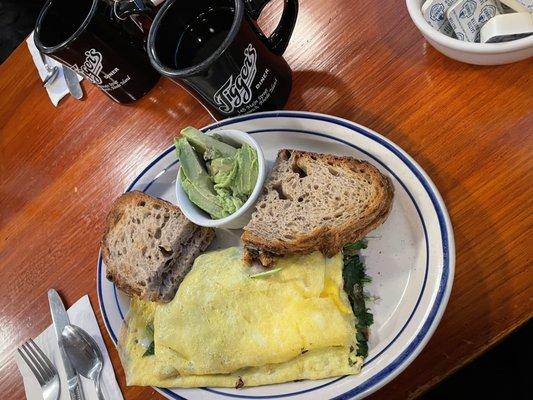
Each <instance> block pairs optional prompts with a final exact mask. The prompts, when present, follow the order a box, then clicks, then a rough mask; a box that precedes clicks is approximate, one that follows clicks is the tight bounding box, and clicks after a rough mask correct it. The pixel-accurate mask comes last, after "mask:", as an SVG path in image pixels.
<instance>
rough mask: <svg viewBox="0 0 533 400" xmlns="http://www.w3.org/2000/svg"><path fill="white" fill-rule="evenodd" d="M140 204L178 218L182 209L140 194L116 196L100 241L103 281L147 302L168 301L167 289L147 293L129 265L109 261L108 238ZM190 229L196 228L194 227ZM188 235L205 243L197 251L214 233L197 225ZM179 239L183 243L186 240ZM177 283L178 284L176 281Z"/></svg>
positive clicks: (201, 245)
mask: <svg viewBox="0 0 533 400" xmlns="http://www.w3.org/2000/svg"><path fill="white" fill-rule="evenodd" d="M143 202H144V203H145V204H146V205H150V206H154V205H159V206H160V207H161V209H166V210H168V211H170V212H173V213H179V214H180V215H181V210H180V209H179V208H178V207H177V206H175V205H174V204H172V203H170V202H168V201H165V200H162V199H159V198H155V197H152V196H149V195H147V194H145V193H143V192H140V191H132V192H127V193H124V194H123V195H121V196H119V197H118V198H117V199H116V200H115V201H114V202H113V204H112V205H111V209H110V211H109V213H108V215H107V218H106V222H105V230H104V235H103V237H102V242H101V249H102V258H103V261H104V263H105V265H106V278H107V279H108V280H110V281H112V282H113V283H114V284H115V285H116V286H117V287H118V288H119V289H120V290H122V291H123V292H125V293H128V294H130V295H135V296H138V297H141V298H144V299H146V300H150V301H169V300H171V297H173V295H171V294H169V293H170V292H169V291H168V290H167V291H166V292H165V293H161V292H160V291H159V290H152V289H150V290H149V289H148V288H147V287H146V286H145V285H140V284H138V283H136V282H135V279H131V275H132V272H130V271H132V267H131V266H130V265H128V263H124V262H117V261H116V260H112V258H111V257H112V256H111V249H112V248H113V243H111V240H112V239H111V238H112V232H113V230H114V229H115V228H117V226H118V225H119V224H121V223H123V222H122V219H123V218H124V217H126V218H127V217H128V214H127V211H126V209H127V207H128V206H131V205H132V204H140V203H143ZM191 224H192V223H191ZM193 226H195V225H194V224H193ZM190 234H191V235H202V236H203V237H204V238H205V240H202V243H201V244H200V245H199V248H198V249H196V250H197V251H202V250H204V249H205V248H206V247H207V246H208V245H209V244H210V242H211V241H212V240H213V238H214V230H213V229H211V228H203V227H199V226H196V228H194V230H193V231H191V232H190ZM182 239H184V240H185V239H186V238H182ZM138 245H139V244H138V243H136V244H134V243H132V244H131V246H138ZM127 246H128V245H127ZM115 247H116V246H115ZM191 265H192V264H191ZM189 268H190V266H189ZM177 284H179V282H178V283H177ZM176 288H177V285H176Z"/></svg>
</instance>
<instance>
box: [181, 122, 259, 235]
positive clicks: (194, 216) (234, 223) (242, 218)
mask: <svg viewBox="0 0 533 400" xmlns="http://www.w3.org/2000/svg"><path fill="white" fill-rule="evenodd" d="M206 133H207V134H208V135H212V134H214V133H216V134H217V135H219V136H220V137H221V138H222V139H223V140H224V141H225V142H227V143H228V144H245V143H246V144H249V145H250V146H252V147H253V148H254V149H255V151H256V152H257V161H258V167H259V174H258V175H257V182H256V183H255V188H254V190H253V191H252V194H251V195H250V197H248V200H246V202H245V203H244V204H243V205H242V207H241V208H239V209H238V210H237V211H235V212H234V213H233V214H231V215H229V216H227V217H225V218H221V219H212V218H211V217H210V216H209V214H207V213H206V212H205V211H203V210H202V209H200V208H199V207H198V206H197V205H196V204H194V203H192V202H191V201H190V200H189V197H188V196H187V193H185V191H184V190H183V188H182V187H181V184H180V180H179V171H178V176H177V177H176V186H175V187H176V197H177V200H178V206H179V208H180V209H181V211H182V212H183V214H185V216H186V217H187V218H188V219H189V220H190V221H192V222H194V223H195V224H196V225H200V226H207V227H211V228H226V229H241V228H242V227H243V226H245V225H246V224H247V223H248V221H249V220H250V217H251V215H252V212H253V211H254V205H255V202H256V201H257V198H258V197H259V195H260V194H261V190H262V189H263V184H264V183H265V178H266V173H267V171H266V169H267V168H266V163H265V157H264V155H263V151H262V150H261V147H260V146H259V144H257V142H256V141H255V140H254V139H253V138H252V137H251V136H250V135H248V134H247V133H246V132H243V131H238V130H236V129H221V130H214V131H209V132H206Z"/></svg>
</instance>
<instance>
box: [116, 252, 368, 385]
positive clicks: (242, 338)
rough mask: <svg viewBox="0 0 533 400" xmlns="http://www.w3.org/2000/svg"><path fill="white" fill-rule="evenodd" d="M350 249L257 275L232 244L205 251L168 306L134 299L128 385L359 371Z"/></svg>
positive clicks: (122, 344) (127, 330) (249, 381)
mask: <svg viewBox="0 0 533 400" xmlns="http://www.w3.org/2000/svg"><path fill="white" fill-rule="evenodd" d="M342 268H343V262H342V255H341V254H338V255H336V256H334V257H333V258H330V259H328V258H325V257H324V256H323V255H322V254H321V253H320V252H315V253H312V254H308V255H294V256H288V257H284V258H281V259H279V261H278V262H277V265H276V271H273V273H271V274H255V275H254V271H253V269H251V268H250V267H249V266H248V265H246V264H244V263H243V262H242V249H241V248H238V247H232V248H228V249H224V250H219V251H214V252H210V253H206V254H203V255H201V256H200V257H198V258H197V259H196V260H195V262H194V265H193V268H192V269H191V271H190V272H189V273H188V274H187V276H186V277H185V279H184V280H183V282H182V283H181V285H180V287H179V289H178V291H177V293H176V296H175V297H174V299H173V300H172V301H171V302H170V303H166V304H162V303H152V302H147V301H144V300H140V299H136V298H133V299H132V302H131V307H130V311H129V313H128V316H127V317H126V321H125V324H124V326H123V328H122V331H121V335H120V339H119V353H120V358H121V361H122V364H123V366H124V370H125V373H126V380H127V384H128V385H141V386H145V385H146V386H148V385H150V386H159V387H203V386H217V387H243V386H244V387H249V386H259V385H267V384H274V383H281V382H288V381H293V380H299V379H322V378H327V377H332V376H339V375H349V374H357V373H359V371H360V370H361V366H362V364H363V358H362V357H360V356H357V355H356V350H357V341H356V328H355V317H354V314H353V311H352V308H351V306H350V303H349V300H348V297H347V295H346V293H345V292H344V290H343V279H342Z"/></svg>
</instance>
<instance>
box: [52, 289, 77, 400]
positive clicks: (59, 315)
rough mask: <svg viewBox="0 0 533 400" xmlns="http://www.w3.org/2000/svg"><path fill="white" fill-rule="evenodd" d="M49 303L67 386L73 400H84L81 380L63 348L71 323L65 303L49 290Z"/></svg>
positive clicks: (53, 290) (53, 291)
mask: <svg viewBox="0 0 533 400" xmlns="http://www.w3.org/2000/svg"><path fill="white" fill-rule="evenodd" d="M48 303H50V312H51V314H52V321H53V323H54V329H55V331H56V337H57V343H58V344H59V354H60V355H61V361H62V362H63V367H64V368H65V374H66V375H67V385H68V391H69V394H70V398H71V399H72V400H84V398H85V397H84V396H83V392H82V390H81V383H80V378H79V377H78V374H77V373H76V371H75V370H74V368H73V367H72V365H71V364H70V360H69V358H68V355H67V353H66V352H65V348H64V347H63V342H62V339H61V338H62V333H63V329H64V328H65V326H67V325H68V324H69V323H70V321H69V319H68V315H67V311H66V310H65V306H64V305H63V302H62V301H61V298H60V297H59V294H58V293H57V292H56V291H55V289H49V290H48Z"/></svg>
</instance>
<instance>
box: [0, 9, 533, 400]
mask: <svg viewBox="0 0 533 400" xmlns="http://www.w3.org/2000/svg"><path fill="white" fill-rule="evenodd" d="M263 23H264V24H265V25H266V26H271V25H272V23H273V20H272V18H270V17H269V16H267V17H266V18H265V21H263ZM286 58H287V60H288V61H289V64H290V65H291V66H292V68H293V70H294V89H293V92H292V95H291V98H290V100H289V103H288V104H287V106H286V108H287V109H294V110H310V111H316V112H322V113H327V114H333V115H337V116H341V117H344V118H348V119H350V120H352V121H356V122H358V123H360V124H362V125H365V126H367V127H369V128H371V129H374V130H375V131H377V132H380V133H381V134H383V135H385V136H387V137H388V138H390V139H391V140H393V141H394V142H396V143H397V144H399V145H400V146H401V147H402V148H404V149H405V150H406V151H407V152H408V153H409V154H411V155H412V156H413V157H414V158H415V160H417V161H418V162H419V163H420V164H421V166H422V167H423V168H424V169H425V170H426V171H427V172H428V174H429V175H430V177H431V178H432V179H433V180H434V182H435V184H436V185H437V187H438V188H439V190H440V192H441V193H442V195H443V197H444V200H445V202H446V204H447V206H448V210H449V212H450V215H451V219H452V222H453V226H454V230H455V239H456V246H457V267H456V275H455V283H454V288H453V292H452V295H451V298H450V302H449V304H448V308H447V310H446V312H445V314H444V317H443V319H442V322H441V323H440V325H439V327H438V329H437V331H436V332H435V334H434V336H433V338H432V339H431V341H430V342H429V344H428V345H427V347H426V348H425V349H424V351H423V352H422V353H421V354H420V356H419V357H418V358H417V359H416V360H415V361H414V362H413V363H412V364H411V366H409V367H408V368H407V369H406V371H405V372H403V373H402V374H401V375H400V376H399V377H398V378H396V379H395V380H394V381H393V382H391V383H390V384H389V385H387V386H386V387H385V388H383V389H381V390H380V391H378V392H377V393H376V394H375V395H373V396H372V398H373V399H405V398H407V397H411V398H413V397H416V396H417V395H419V394H421V393H423V392H424V391H425V390H427V389H429V388H431V387H432V386H434V385H436V384H437V383H438V382H440V381H441V380H442V379H443V378H445V377H446V376H448V375H449V374H451V373H452V372H453V371H455V370H457V369H458V368H460V367H461V366H462V365H464V364H465V363H467V362H469V361H470V360H472V359H473V358H475V357H476V356H478V355H480V354H481V353H483V352H484V351H486V350H487V349H488V348H489V347H490V346H492V345H494V344H495V343H497V342H498V341H499V340H501V339H502V338H504V337H505V336H506V335H508V334H509V333H511V332H512V331H513V330H515V329H516V328H517V327H519V326H520V325H522V324H523V323H524V322H525V321H527V320H528V319H529V318H531V316H532V311H533V305H532V301H531V299H532V295H533V292H532V287H533V277H532V273H531V271H532V270H531V263H530V262H531V259H532V258H533V254H532V252H531V249H532V246H531V243H530V239H531V237H530V236H529V234H531V222H532V220H531V214H532V211H533V209H532V202H531V198H532V195H533V193H532V191H531V182H532V181H533V176H532V170H533V168H532V167H533V163H532V161H531V154H532V145H533V141H532V139H531V137H532V134H533V80H532V78H533V64H532V63H531V61H525V62H521V63H516V64H511V65H503V66H496V67H478V66H471V65H467V64H462V63H459V62H456V61H453V60H450V59H448V58H446V57H444V56H443V55H441V54H440V53H438V52H437V51H436V50H434V49H433V48H432V47H431V46H429V45H428V44H427V43H426V42H425V41H424V39H423V38H422V36H421V35H420V33H419V32H418V31H417V30H416V28H415V27H414V25H413V24H412V23H411V20H410V19H409V16H408V14H407V11H406V10H405V7H404V6H403V4H402V3H401V2H397V4H395V5H394V6H393V5H392V3H391V4H390V5H386V6H385V5H382V4H381V2H375V1H370V0H366V1H357V2H355V1H352V0H327V1H326V0H308V1H302V4H301V11H300V15H299V20H298V24H297V27H296V30H295V33H294V36H293V39H292V41H291V44H290V46H289V48H288V50H287V52H286ZM83 86H84V89H85V91H86V94H87V96H86V99H85V100H84V101H81V102H80V101H76V100H74V99H73V98H67V99H65V100H63V101H62V103H61V104H60V106H59V107H57V108H55V107H53V106H52V104H51V103H50V101H49V100H48V97H47V95H46V93H45V91H44V90H43V89H42V87H41V84H40V82H39V80H38V78H37V74H36V71H35V69H34V66H33V64H32V62H31V59H30V56H29V53H28V51H27V48H26V45H25V44H22V45H21V46H20V47H19V48H18V49H17V50H16V51H15V52H14V53H13V54H12V55H11V57H10V58H9V59H8V60H7V61H6V62H5V63H4V64H3V65H2V66H0V293H1V294H2V296H1V298H0V393H2V397H3V398H5V399H19V398H23V396H24V394H23V393H24V392H23V387H22V380H21V378H20V375H19V374H18V372H17V368H16V365H15V362H14V359H13V351H14V349H15V348H16V347H17V346H18V345H20V344H21V343H22V342H23V341H24V340H25V339H27V338H29V337H34V336H36V335H37V334H38V333H39V332H41V331H42V330H43V329H44V328H45V327H46V326H48V325H49V324H50V315H49V312H48V303H47V298H46V290H47V289H48V288H50V287H55V288H57V289H58V290H59V291H60V292H61V293H62V295H63V297H64V299H65V300H66V302H67V303H68V304H72V303H73V302H74V301H75V300H77V299H78V298H80V297H81V296H82V295H84V294H86V293H89V296H90V299H91V302H92V305H93V307H94V310H95V312H96V315H97V317H98V320H99V323H100V329H101V330H102V332H103V335H104V338H105V341H106V344H107V346H108V349H109V350H110V353H111V357H112V361H113V365H114V367H115V370H116V372H117V376H118V380H119V383H120V385H121V387H122V389H123V392H124V394H125V397H126V398H127V399H146V398H160V397H159V395H157V394H155V392H154V391H153V390H152V389H150V388H138V387H131V388H129V387H126V386H125V382H124V375H123V372H122V369H121V366H120V362H119V360H118V357H117V353H116V351H115V350H114V348H113V345H112V343H111V341H110V339H109V336H108V335H107V333H106V331H105V328H104V325H103V322H102V318H101V315H100V312H99V309H98V300H97V297H96V290H95V287H96V283H95V277H96V272H95V266H96V259H97V254H98V249H99V240H100V236H101V233H102V227H103V221H104V217H105V214H106V212H107V210H108V207H109V205H110V203H111V201H112V200H113V199H114V198H115V197H116V196H118V195H119V194H120V193H122V192H123V191H124V189H125V188H126V186H127V185H128V184H129V183H130V182H131V181H132V179H133V178H134V177H135V176H136V175H137V174H138V173H139V172H140V171H141V170H142V169H143V167H144V165H145V164H146V163H147V162H148V160H150V159H151V158H152V157H154V156H155V155H156V154H158V153H159V152H160V151H162V150H163V149H164V148H166V147H167V146H168V145H169V143H171V140H172V137H173V136H174V135H175V134H176V133H177V132H178V131H179V129H180V128H181V127H183V126H185V125H194V126H203V125H206V124H208V123H209V122H211V118H210V117H209V116H208V114H207V113H206V112H205V111H204V109H203V108H202V107H201V106H200V105H199V104H198V103H196V101H195V100H193V99H192V98H191V97H190V96H189V95H187V94H186V93H185V92H184V91H183V90H181V89H180V88H179V87H177V86H176V85H174V84H173V83H171V82H170V81H168V80H167V79H161V80H160V82H159V84H158V85H157V87H156V88H155V89H154V90H152V91H151V92H150V93H149V95H148V96H146V97H145V98H144V99H142V100H141V101H139V102H137V103H136V104H134V105H132V106H121V105H118V104H115V103H113V102H112V101H111V100H109V99H108V98H107V97H105V96H104V95H103V94H102V93H101V92H99V91H98V90H97V89H95V88H94V87H92V86H91V85H90V84H88V83H87V82H84V83H83Z"/></svg>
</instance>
